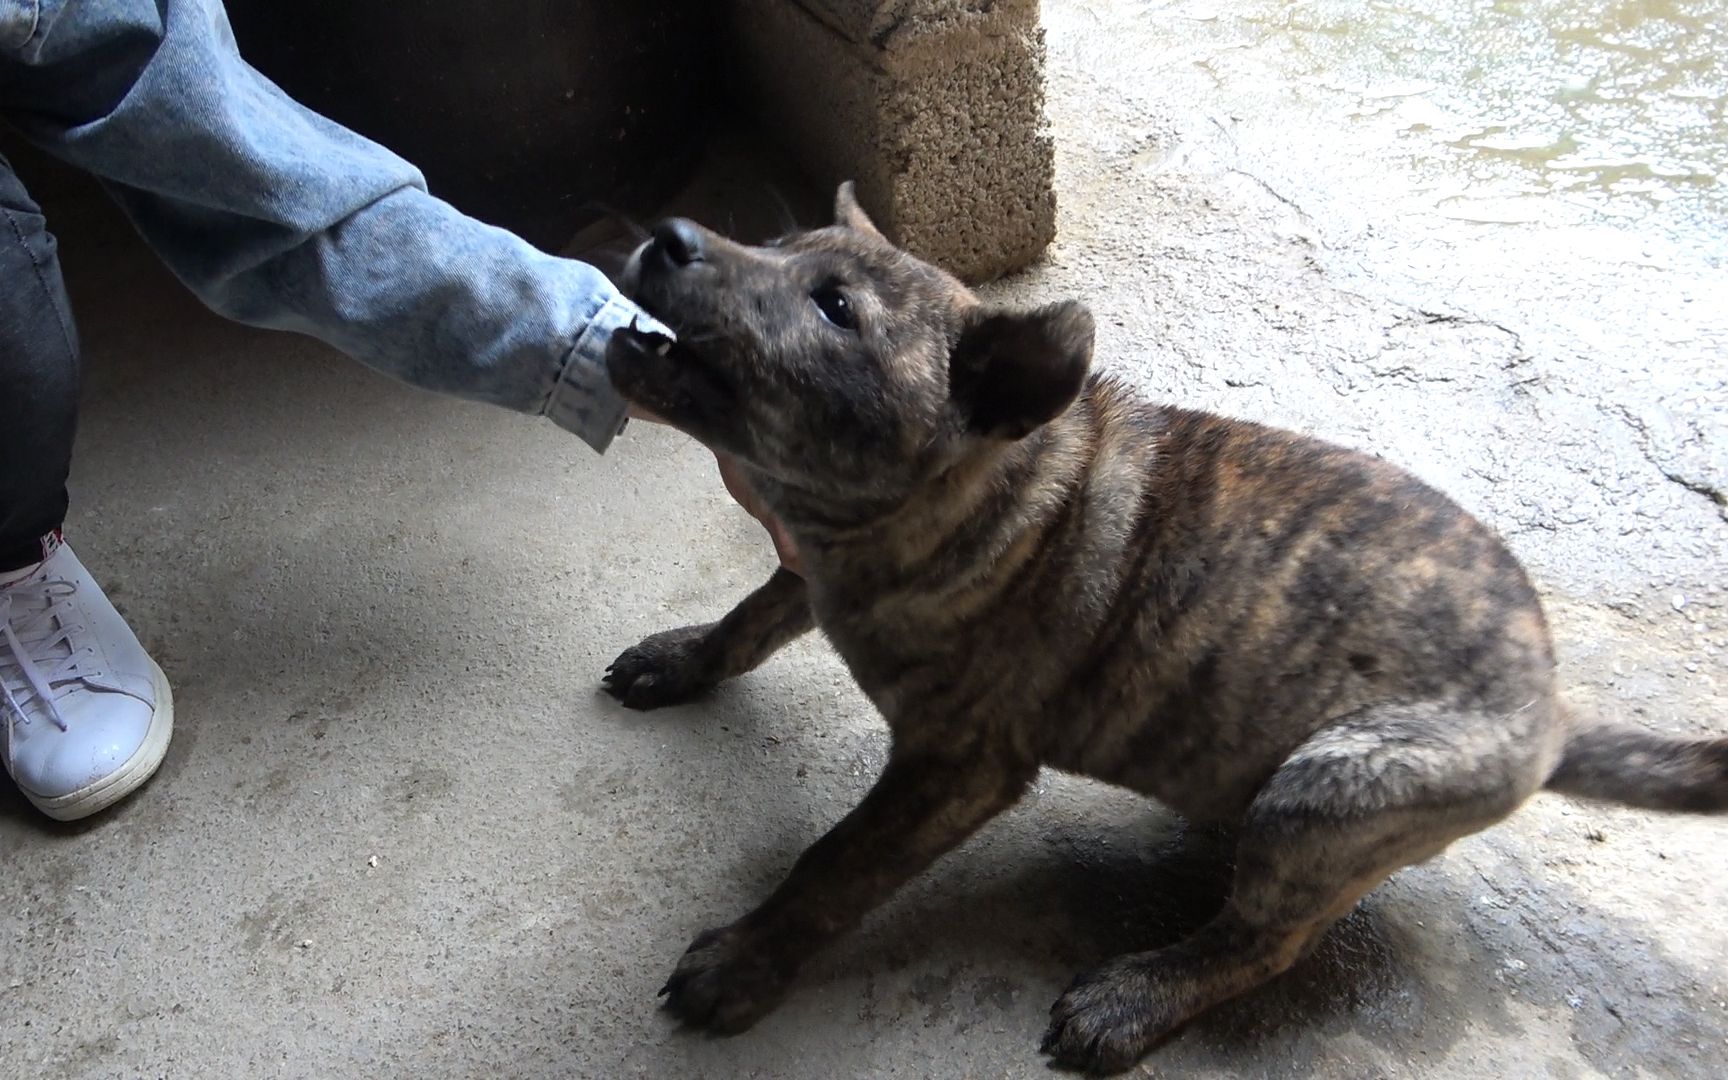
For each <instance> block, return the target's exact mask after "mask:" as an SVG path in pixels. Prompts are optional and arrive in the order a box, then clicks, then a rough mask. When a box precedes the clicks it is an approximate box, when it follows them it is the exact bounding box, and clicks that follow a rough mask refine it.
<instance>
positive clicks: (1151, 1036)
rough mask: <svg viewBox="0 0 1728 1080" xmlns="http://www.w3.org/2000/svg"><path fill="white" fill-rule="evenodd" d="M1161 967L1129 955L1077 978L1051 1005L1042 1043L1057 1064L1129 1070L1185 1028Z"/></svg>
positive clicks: (1107, 1071)
mask: <svg viewBox="0 0 1728 1080" xmlns="http://www.w3.org/2000/svg"><path fill="white" fill-rule="evenodd" d="M1169 989H1170V988H1168V987H1165V986H1164V985H1163V984H1162V982H1161V980H1160V979H1159V976H1158V972H1157V968H1156V966H1155V965H1148V964H1146V963H1145V962H1144V960H1143V958H1139V957H1136V958H1131V959H1130V958H1124V959H1123V960H1118V961H1115V962H1113V963H1109V964H1106V965H1104V966H1103V967H1101V968H1099V969H1098V970H1096V971H1091V972H1087V973H1086V974H1084V975H1081V976H1080V977H1079V978H1077V979H1075V980H1074V982H1073V984H1072V985H1071V986H1069V987H1068V992H1067V993H1065V994H1063V995H1062V996H1061V997H1060V998H1058V999H1056V1004H1054V1005H1052V1006H1051V1007H1050V1027H1049V1029H1048V1030H1046V1031H1045V1033H1044V1042H1043V1044H1042V1045H1041V1046H1040V1047H1039V1049H1040V1050H1042V1051H1043V1052H1044V1053H1046V1054H1049V1055H1050V1057H1051V1059H1052V1064H1054V1065H1057V1066H1059V1067H1061V1068H1065V1069H1073V1070H1076V1071H1078V1072H1085V1073H1091V1074H1094V1075H1107V1074H1110V1073H1119V1072H1124V1071H1126V1070H1128V1069H1131V1068H1133V1067H1134V1064H1135V1063H1136V1062H1138V1061H1139V1060H1140V1059H1141V1058H1142V1057H1145V1056H1146V1053H1147V1051H1149V1050H1151V1049H1152V1048H1153V1047H1154V1046H1156V1045H1157V1044H1158V1043H1159V1042H1161V1041H1162V1040H1164V1039H1165V1038H1168V1037H1169V1036H1170V1034H1171V1033H1172V1032H1174V1031H1175V1030H1176V1029H1177V1028H1178V1027H1180V1026H1181V1021H1182V1017H1181V1015H1180V1014H1179V1013H1178V1012H1177V1010H1176V1009H1174V1008H1173V1007H1172V1006H1173V1005H1174V1002H1175V999H1174V998H1173V997H1172V995H1171V994H1170V993H1169V992H1168V991H1169Z"/></svg>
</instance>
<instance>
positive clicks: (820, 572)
mask: <svg viewBox="0 0 1728 1080" xmlns="http://www.w3.org/2000/svg"><path fill="white" fill-rule="evenodd" d="M1082 412H1084V409H1083V408H1081V409H1076V410H1070V412H1069V413H1065V414H1063V415H1062V416H1061V417H1058V418H1057V419H1056V420H1054V421H1052V422H1051V423H1049V424H1047V425H1045V426H1044V427H1042V428H1039V429H1038V430H1036V431H1034V432H1032V433H1031V434H1029V435H1027V436H1026V437H1025V438H1023V439H1020V440H1017V441H1014V442H996V443H986V444H983V445H980V446H978V447H975V448H974V449H973V450H972V452H970V453H968V454H967V455H966V456H965V457H964V458H962V459H961V460H959V461H957V462H955V463H954V464H953V465H952V466H950V467H949V468H947V469H945V470H943V471H942V472H940V473H939V474H938V475H937V476H935V477H934V478H933V479H931V480H930V481H929V482H927V483H926V484H924V485H922V486H921V487H919V488H918V489H917V490H915V491H913V492H912V493H911V494H910V495H908V496H905V497H903V498H897V499H892V500H889V499H883V500H880V501H876V502H871V501H868V500H847V501H846V502H844V503H841V502H839V501H838V500H833V499H824V498H822V497H820V496H818V495H814V494H812V493H809V492H805V491H800V490H796V489H793V488H789V487H786V486H785V485H779V484H776V483H774V482H773V481H771V480H770V481H768V482H767V483H766V484H765V485H764V498H765V499H766V500H767V501H768V502H769V504H770V505H771V506H772V507H773V508H774V509H775V510H776V512H777V513H778V514H779V515H780V517H781V520H782V521H783V522H784V523H785V525H786V527H787V529H788V531H789V532H790V533H791V535H792V537H793V539H794V541H795V542H796V543H797V545H798V549H799V552H800V554H801V555H802V557H803V559H804V564H805V567H806V570H807V574H808V576H809V578H810V579H811V582H812V584H814V585H816V586H818V587H820V586H821V585H822V583H823V582H824V580H828V579H831V580H834V581H835V582H839V581H841V580H844V581H845V582H846V583H848V584H849V585H853V586H857V585H866V584H871V585H876V586H879V587H882V588H891V587H894V586H896V585H902V586H913V585H915V584H916V583H918V582H929V583H931V586H932V587H936V583H940V582H944V581H947V582H952V581H954V580H956V575H957V574H963V573H964V572H965V571H967V570H971V571H973V572H977V571H979V570H984V569H988V568H989V567H990V566H991V565H993V564H994V562H995V561H996V559H997V558H998V557H1000V556H1001V555H1002V554H1003V553H1004V552H1007V551H1009V550H1010V549H1012V548H1013V547H1014V545H1015V543H1016V542H1017V541H1019V540H1020V539H1022V538H1023V537H1026V536H1027V535H1029V534H1031V533H1034V532H1037V531H1039V530H1041V529H1042V528H1043V527H1044V526H1045V525H1046V524H1047V523H1048V521H1049V520H1050V519H1051V517H1052V516H1053V515H1055V514H1056V513H1057V512H1059V510H1060V508H1061V506H1062V504H1063V503H1064V501H1065V500H1066V498H1067V497H1068V495H1069V493H1070V492H1071V490H1072V487H1073V484H1074V483H1075V482H1076V481H1077V479H1078V477H1079V476H1080V474H1081V473H1082V472H1083V470H1084V460H1083V458H1084V450H1083V447H1084V445H1085V440H1084V438H1082V437H1081V430H1082V428H1083V426H1084V424H1085V423H1086V419H1085V417H1084V416H1083V415H1078V414H1080V413H1082Z"/></svg>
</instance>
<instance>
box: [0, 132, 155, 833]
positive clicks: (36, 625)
mask: <svg viewBox="0 0 1728 1080" xmlns="http://www.w3.org/2000/svg"><path fill="white" fill-rule="evenodd" d="M0 282H5V288H3V289H0V763H3V764H4V765H5V769H6V772H7V773H8V774H9V775H10V776H11V777H12V778H13V780H14V781H16V782H17V784H18V787H19V789H20V790H22V791H23V792H24V795H25V797H26V798H28V799H29V800H30V802H31V803H32V804H34V805H35V806H36V807H37V808H38V809H39V810H41V811H42V812H43V813H45V814H47V815H48V816H50V817H54V818H59V819H61V820H68V821H69V820H72V819H74V818H81V817H87V816H89V815H90V814H94V813H95V812H97V811H98V810H101V809H103V808H104V807H106V806H109V805H111V804H113V803H115V802H117V801H118V800H120V799H121V798H123V797H125V796H126V795H127V794H129V793H130V792H132V791H133V790H135V789H136V788H137V787H138V786H139V785H141V784H143V783H144V781H145V780H147V779H149V778H150V775H151V774H152V773H154V772H155V771H156V767H157V766H158V765H160V764H161V763H162V757H163V755H164V754H165V753H167V750H168V738H169V735H170V733H171V732H172V730H173V704H172V700H171V695H170V693H169V690H168V680H167V679H166V678H165V677H164V676H163V674H162V670H161V669H160V668H158V667H157V666H156V664H155V663H154V662H153V661H152V660H151V659H150V657H149V655H148V654H146V653H145V651H144V648H143V646H141V645H139V644H138V638H137V637H136V636H135V635H134V634H133V633H132V630H131V628H129V627H128V626H127V625H126V621H125V620H124V619H122V618H121V617H120V613H119V612H117V611H115V610H114V605H113V604H111V603H109V602H108V598H107V596H105V595H103V593H102V589H101V586H99V585H97V584H96V582H95V580H94V579H92V578H91V576H90V574H89V572H88V571H87V570H85V569H84V566H83V564H81V563H80V562H79V561H78V558H77V556H75V555H74V554H73V553H72V549H71V548H69V547H67V546H66V545H65V544H64V543H62V542H61V540H60V526H61V524H62V522H63V520H64V519H65V516H66V474H67V470H68V467H69V465H70V463H71V457H72V434H73V427H74V424H75V421H76V415H77V396H78V339H77V335H76V333H75V332H74V330H73V326H72V314H71V310H70V307H69V305H68V304H67V301H66V290H65V287H64V286H63V284H62V283H61V280H60V264H59V260H58V258H57V257H56V254H55V247H54V238H53V236H52V235H50V234H49V233H48V231H47V229H46V227H45V222H44V221H43V219H42V212H41V210H40V209H39V208H38V207H37V206H36V204H35V203H34V202H33V201H31V199H30V196H29V194H28V193H26V192H25V190H24V185H23V184H22V183H20V182H19V180H18V177H17V175H16V174H15V173H14V172H13V171H12V168H11V166H10V165H9V164H8V163H7V162H6V159H5V158H0Z"/></svg>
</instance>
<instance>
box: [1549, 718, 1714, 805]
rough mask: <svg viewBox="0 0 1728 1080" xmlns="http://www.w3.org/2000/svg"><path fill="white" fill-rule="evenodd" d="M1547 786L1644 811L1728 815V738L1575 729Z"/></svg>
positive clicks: (1604, 727)
mask: <svg viewBox="0 0 1728 1080" xmlns="http://www.w3.org/2000/svg"><path fill="white" fill-rule="evenodd" d="M1545 786H1546V787H1547V788H1548V790H1550V791H1558V792H1560V793H1561V794H1563V795H1574V796H1577V797H1579V798H1583V799H1603V800H1606V801H1608V802H1617V803H1622V804H1624V805H1626V806H1636V807H1638V808H1640V809H1643V810H1673V811H1680V812H1683V813H1690V814H1722V813H1728V738H1716V739H1677V738H1674V737H1672V736H1668V735H1656V734H1653V733H1651V732H1648V731H1640V730H1638V729H1637V728H1633V727H1621V726H1616V725H1613V724H1599V723H1593V722H1589V721H1585V722H1581V723H1574V725H1573V727H1572V731H1571V733H1570V734H1569V735H1568V736H1567V739H1566V746H1565V748H1564V749H1563V750H1562V751H1561V753H1560V764H1559V765H1558V766H1556V767H1555V769H1554V772H1553V773H1552V774H1551V775H1550V776H1549V777H1548V783H1547V784H1546V785H1545Z"/></svg>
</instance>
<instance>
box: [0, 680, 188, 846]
mask: <svg viewBox="0 0 1728 1080" xmlns="http://www.w3.org/2000/svg"><path fill="white" fill-rule="evenodd" d="M150 669H151V672H152V677H153V678H154V680H155V684H156V714H155V715H154V716H152V717H151V718H150V727H149V729H148V730H147V731H145V733H144V741H143V742H142V743H141V744H139V747H138V749H137V750H135V751H133V752H132V756H131V757H129V758H127V759H126V761H125V763H124V764H122V765H121V766H120V767H119V768H118V769H115V770H114V771H113V772H111V773H109V774H108V775H107V776H104V777H103V778H102V779H100V780H98V781H96V782H95V783H94V784H91V785H90V786H89V787H86V788H80V789H79V790H77V791H74V792H72V793H71V794H70V795H61V796H60V797H59V798H54V799H40V798H37V797H36V796H34V795H32V794H30V793H29V792H28V791H26V792H24V797H25V798H27V799H29V800H30V803H31V805H33V806H34V807H36V809H38V810H40V811H42V812H43V813H44V814H47V815H48V816H49V817H51V818H53V819H54V820H55V821H77V820H78V819H79V818H87V817H89V816H90V815H91V814H94V813H97V812H99V811H102V810H106V809H108V808H109V807H110V806H113V805H114V804H115V803H117V802H119V801H120V800H121V799H124V798H125V797H126V796H128V795H130V794H132V793H133V792H134V791H137V790H138V789H139V788H140V787H142V786H143V784H144V781H146V780H148V779H150V777H152V776H154V775H155V773H156V769H157V767H158V766H160V765H161V764H162V759H163V758H164V757H166V756H167V755H168V739H169V737H170V736H171V735H173V734H174V691H173V690H172V689H170V688H169V686H168V676H167V675H165V674H163V673H162V668H161V667H160V666H158V665H157V663H156V661H154V660H152V661H150Z"/></svg>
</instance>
